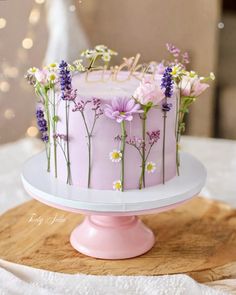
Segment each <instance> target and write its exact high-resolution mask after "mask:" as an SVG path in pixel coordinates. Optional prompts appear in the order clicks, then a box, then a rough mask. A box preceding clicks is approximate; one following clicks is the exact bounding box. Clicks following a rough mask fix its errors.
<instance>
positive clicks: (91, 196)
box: [22, 152, 206, 214]
mask: <svg viewBox="0 0 236 295" xmlns="http://www.w3.org/2000/svg"><path fill="white" fill-rule="evenodd" d="M180 160H181V167H180V176H176V177H174V178H173V179H171V180H169V181H167V182H166V183H165V184H164V185H163V184H161V185H157V186H152V187H148V188H145V189H142V190H128V191H125V192H117V191H112V190H95V189H82V188H78V187H76V186H70V185H67V184H65V183H64V182H62V181H60V180H57V179H55V178H54V177H53V176H50V174H49V173H48V172H46V169H45V167H46V156H45V153H44V152H43V153H40V154H38V155H36V156H33V157H32V158H30V159H29V160H28V161H27V162H26V163H25V164H24V167H23V172H22V181H23V185H24V187H25V189H26V191H27V192H28V193H29V194H30V195H31V196H32V197H34V198H36V199H38V200H40V201H42V202H44V203H47V204H50V205H52V206H55V207H58V208H63V209H67V210H68V211H79V212H86V211H88V212H93V213H98V214H101V213H103V212H104V213H105V212H110V213H135V214H137V212H139V211H140V214H141V212H145V213H148V211H155V210H158V209H161V208H164V207H167V206H174V205H175V204H178V203H182V202H185V201H187V200H188V199H190V198H192V197H193V196H195V195H196V194H198V193H199V192H200V190H201V189H202V187H203V186H204V184H205V181H206V169H205V167H204V166H203V165H202V164H201V162H199V161H198V160H197V159H196V158H194V157H193V156H191V155H190V154H187V153H181V154H180ZM70 209H71V210H70ZM159 211H160V210H159Z"/></svg>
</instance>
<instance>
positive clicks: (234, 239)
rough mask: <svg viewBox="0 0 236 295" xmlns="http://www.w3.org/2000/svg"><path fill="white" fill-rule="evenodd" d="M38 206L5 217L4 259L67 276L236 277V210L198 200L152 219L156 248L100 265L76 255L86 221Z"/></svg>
mask: <svg viewBox="0 0 236 295" xmlns="http://www.w3.org/2000/svg"><path fill="white" fill-rule="evenodd" d="M82 218H83V217H82V216H81V215H79V214H73V213H68V212H64V211H61V210H58V209H54V208H52V207H48V206H46V205H43V204H41V203H39V202H37V201H35V200H32V201H29V202H27V203H24V204H23V205H21V206H18V207H16V208H14V209H12V210H9V211H8V212H6V213H5V214H3V215H2V216H0V258H1V259H5V260H8V261H11V262H15V263H19V264H24V265H28V266H32V267H35V268H42V269H46V270H50V271H56V272H63V273H70V274H73V273H84V274H94V275H163V274H176V273H186V274H189V275H190V276H192V277H193V278H194V279H196V280H197V281H199V282H207V281H212V280H218V279H222V278H226V277H231V275H232V274H233V272H234V274H235V273H236V210H234V209H232V208H231V207H229V206H228V205H226V204H224V203H220V202H216V201H212V200H207V199H204V198H201V197H197V198H194V199H192V200H191V201H189V202H188V203H186V204H185V205H182V206H180V207H179V208H177V209H175V210H171V211H168V212H164V213H160V214H156V215H146V216H143V217H142V220H143V221H144V222H145V223H146V224H147V225H148V226H149V227H150V228H151V229H152V230H153V231H154V233H155V235H156V244H155V246H154V248H153V249H152V250H151V251H149V252H148V253H146V254H144V255H142V256H140V257H137V258H133V259H128V260H114V261H111V260H100V259H94V258H90V257H87V256H84V255H82V254H80V253H78V252H77V251H75V250H74V249H73V248H72V247H71V245H70V242H69V235H70V232H71V231H72V230H73V229H74V228H75V227H76V225H78V223H79V222H81V220H82Z"/></svg>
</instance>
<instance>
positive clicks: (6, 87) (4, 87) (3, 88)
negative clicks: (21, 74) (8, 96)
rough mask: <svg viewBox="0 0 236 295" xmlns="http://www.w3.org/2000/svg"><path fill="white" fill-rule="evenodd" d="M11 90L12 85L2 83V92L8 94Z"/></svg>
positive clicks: (0, 89)
mask: <svg viewBox="0 0 236 295" xmlns="http://www.w3.org/2000/svg"><path fill="white" fill-rule="evenodd" d="M9 90H10V84H9V83H8V82H7V81H1V82H0V91H2V92H8V91H9Z"/></svg>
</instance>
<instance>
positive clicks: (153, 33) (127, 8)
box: [77, 0, 220, 136]
mask: <svg viewBox="0 0 236 295" xmlns="http://www.w3.org/2000/svg"><path fill="white" fill-rule="evenodd" d="M77 6H78V14H79V16H80V17H81V19H82V21H83V24H84V28H85V30H86V31H87V34H88V35H89V37H90V40H91V42H92V44H93V45H94V44H98V43H104V44H107V45H109V46H110V47H112V48H114V49H115V50H117V51H118V52H119V53H120V56H132V55H134V54H135V53H136V52H140V53H141V54H142V57H143V60H144V61H149V60H160V59H162V58H163V57H167V55H166V50H165V44H166V43H167V42H171V43H174V44H176V45H177V46H179V47H181V48H183V49H184V50H188V51H189V52H190V55H191V57H192V67H193V68H194V69H195V70H197V71H199V72H200V73H201V74H202V75H207V74H208V73H209V72H210V71H214V70H215V69H216V60H217V50H218V28H217V23H218V21H219V20H220V1H218V0H207V1H206V0H198V1H194V0H178V1H177V0H168V1H163V0H145V1H143V0H119V1H117V0H99V1H97V0H86V1H83V3H82V4H80V5H79V4H77ZM213 92H214V87H212V88H211V90H208V91H207V93H206V94H205V95H204V96H203V97H201V99H199V101H197V102H196V103H195V105H194V106H193V107H192V109H191V114H190V117H189V121H190V122H189V124H188V131H189V133H191V134H194V135H205V136H209V135H211V134H212V127H213V111H214V99H213Z"/></svg>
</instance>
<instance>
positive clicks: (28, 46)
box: [22, 38, 34, 49]
mask: <svg viewBox="0 0 236 295" xmlns="http://www.w3.org/2000/svg"><path fill="white" fill-rule="evenodd" d="M33 45H34V42H33V40H32V39H31V38H25V39H24V40H23V41H22V47H23V48H24V49H31V48H32V47H33Z"/></svg>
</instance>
